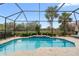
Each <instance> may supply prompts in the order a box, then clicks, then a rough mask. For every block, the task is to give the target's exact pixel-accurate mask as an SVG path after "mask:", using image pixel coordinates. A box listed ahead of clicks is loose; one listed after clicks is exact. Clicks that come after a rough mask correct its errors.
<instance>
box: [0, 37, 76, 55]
mask: <svg viewBox="0 0 79 59" xmlns="http://www.w3.org/2000/svg"><path fill="white" fill-rule="evenodd" d="M40 47H75V44H74V43H73V42H70V41H67V40H65V39H59V38H50V37H46V36H43V37H35V36H33V37H30V38H19V39H15V40H12V41H9V42H6V43H4V44H0V55H2V54H3V55H4V54H7V53H9V52H16V51H28V50H31V51H32V50H35V49H37V48H40Z"/></svg>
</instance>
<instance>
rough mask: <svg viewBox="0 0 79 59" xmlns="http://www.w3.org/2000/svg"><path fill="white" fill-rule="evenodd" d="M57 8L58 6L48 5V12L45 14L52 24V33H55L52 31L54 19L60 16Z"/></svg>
mask: <svg viewBox="0 0 79 59" xmlns="http://www.w3.org/2000/svg"><path fill="white" fill-rule="evenodd" d="M56 10H57V6H55V7H48V9H46V14H45V17H46V18H47V20H48V22H49V24H50V31H51V32H52V33H53V31H52V26H53V19H54V18H57V17H58V14H57V12H56Z"/></svg>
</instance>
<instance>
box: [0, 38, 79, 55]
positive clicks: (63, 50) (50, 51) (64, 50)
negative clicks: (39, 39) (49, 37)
mask: <svg viewBox="0 0 79 59" xmlns="http://www.w3.org/2000/svg"><path fill="white" fill-rule="evenodd" d="M15 38H22V37H12V38H8V39H6V40H1V41H0V44H2V43H5V42H8V41H10V40H14V39H15ZM56 38H63V39H66V40H69V41H71V42H74V43H75V45H76V47H50V48H41V47H40V48H38V49H36V50H33V51H17V52H13V53H8V54H6V55H7V56H79V39H78V38H73V37H56Z"/></svg>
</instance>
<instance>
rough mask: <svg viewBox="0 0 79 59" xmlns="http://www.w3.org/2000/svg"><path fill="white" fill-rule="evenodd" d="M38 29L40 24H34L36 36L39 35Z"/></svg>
mask: <svg viewBox="0 0 79 59" xmlns="http://www.w3.org/2000/svg"><path fill="white" fill-rule="evenodd" d="M40 27H41V26H40V24H36V27H35V31H36V32H37V34H40Z"/></svg>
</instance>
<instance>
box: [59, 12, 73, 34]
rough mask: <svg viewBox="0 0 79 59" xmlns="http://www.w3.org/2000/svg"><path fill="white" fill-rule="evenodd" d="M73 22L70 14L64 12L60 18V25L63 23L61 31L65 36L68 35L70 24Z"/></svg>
mask: <svg viewBox="0 0 79 59" xmlns="http://www.w3.org/2000/svg"><path fill="white" fill-rule="evenodd" d="M71 21H72V18H70V13H67V12H64V13H62V14H61V15H60V16H59V23H61V25H60V30H61V31H62V34H63V35H66V34H67V31H68V29H69V28H68V24H69V22H71Z"/></svg>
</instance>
